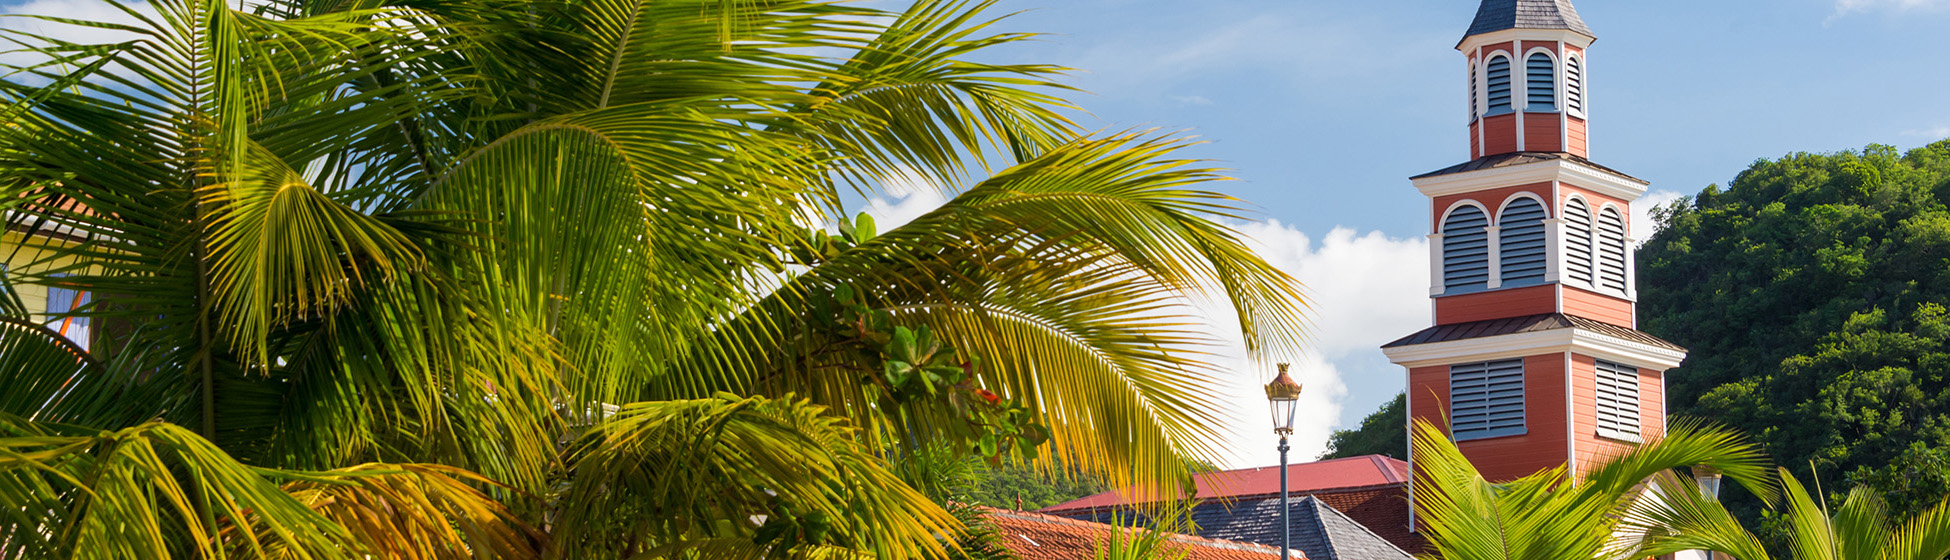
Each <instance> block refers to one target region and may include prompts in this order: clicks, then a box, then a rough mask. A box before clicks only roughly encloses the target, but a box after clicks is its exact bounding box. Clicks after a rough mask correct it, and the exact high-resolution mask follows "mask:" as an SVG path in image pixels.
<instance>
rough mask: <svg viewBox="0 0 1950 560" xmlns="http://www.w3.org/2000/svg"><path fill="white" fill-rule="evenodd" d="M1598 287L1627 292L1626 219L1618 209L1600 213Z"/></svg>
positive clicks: (1607, 209)
mask: <svg viewBox="0 0 1950 560" xmlns="http://www.w3.org/2000/svg"><path fill="white" fill-rule="evenodd" d="M1598 286H1599V287H1602V288H1604V289H1607V290H1612V291H1615V292H1619V293H1624V292H1625V217H1624V216H1622V215H1620V214H1619V213H1618V209H1617V208H1606V209H1604V211H1602V212H1599V213H1598Z"/></svg>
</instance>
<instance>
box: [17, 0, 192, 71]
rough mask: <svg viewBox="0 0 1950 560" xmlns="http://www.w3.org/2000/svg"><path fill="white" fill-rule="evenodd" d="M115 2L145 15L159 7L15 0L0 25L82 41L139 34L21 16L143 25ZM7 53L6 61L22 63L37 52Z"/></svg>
mask: <svg viewBox="0 0 1950 560" xmlns="http://www.w3.org/2000/svg"><path fill="white" fill-rule="evenodd" d="M116 4H120V5H121V6H124V7H127V8H130V9H133V10H134V11H136V12H138V13H142V14H144V15H145V16H153V15H154V14H155V13H156V9H155V7H154V6H151V5H149V4H147V3H144V2H112V1H108V0H32V1H29V2H24V3H20V4H13V5H10V6H7V7H6V8H4V10H5V11H6V13H7V14H9V15H10V16H13V17H6V18H0V28H4V29H8V30H12V31H19V32H25V33H31V34H34V35H41V36H45V37H50V38H53V39H58V40H62V41H68V42H71V43H80V44H105V43H115V42H121V41H127V40H130V39H134V38H136V36H135V35H134V34H131V33H128V32H126V31H117V30H113V29H101V28H96V27H84V26H79V25H69V24H65V23H57V22H52V21H47V20H41V19H35V18H29V17H18V16H24V15H34V16H54V17H61V18H67V19H76V20H82V21H98V22H106V23H118V24H126V25H134V26H143V24H142V23H140V22H139V21H138V20H137V19H136V18H135V17H133V16H131V15H129V13H128V12H127V11H124V10H123V9H122V8H120V7H117V6H116ZM16 47H17V46H16V45H12V44H8V48H9V49H11V48H16ZM4 56H5V59H4V62H7V63H9V64H19V63H22V62H31V61H33V60H35V55H31V54H21V53H14V54H8V55H4Z"/></svg>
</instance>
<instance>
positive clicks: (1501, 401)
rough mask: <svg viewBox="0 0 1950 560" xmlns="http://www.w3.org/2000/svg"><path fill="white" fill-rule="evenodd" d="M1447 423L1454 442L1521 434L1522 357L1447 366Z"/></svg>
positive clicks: (1522, 427) (1522, 430) (1522, 429)
mask: <svg viewBox="0 0 1950 560" xmlns="http://www.w3.org/2000/svg"><path fill="white" fill-rule="evenodd" d="M1449 426H1450V429H1451V430H1452V431H1451V434H1452V435H1454V436H1455V438H1456V440H1457V441H1461V440H1466V439H1480V438H1489V437H1499V436H1512V435H1517V434H1522V433H1524V425H1523V359H1522V358H1513V359H1508V360H1497V361H1494V362H1479V363H1474V364H1457V365H1453V366H1449Z"/></svg>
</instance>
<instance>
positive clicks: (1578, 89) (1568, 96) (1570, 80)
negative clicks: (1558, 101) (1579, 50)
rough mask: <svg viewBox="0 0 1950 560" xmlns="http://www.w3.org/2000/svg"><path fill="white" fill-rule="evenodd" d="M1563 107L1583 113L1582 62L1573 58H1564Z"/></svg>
mask: <svg viewBox="0 0 1950 560" xmlns="http://www.w3.org/2000/svg"><path fill="white" fill-rule="evenodd" d="M1564 107H1565V108H1566V109H1570V110H1571V112H1573V113H1580V114H1582V113H1584V60H1583V59H1581V58H1578V57H1575V56H1570V57H1565V58H1564Z"/></svg>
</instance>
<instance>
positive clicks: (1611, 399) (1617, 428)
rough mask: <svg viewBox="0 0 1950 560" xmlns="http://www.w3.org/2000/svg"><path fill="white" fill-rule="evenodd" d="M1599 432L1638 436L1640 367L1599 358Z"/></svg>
mask: <svg viewBox="0 0 1950 560" xmlns="http://www.w3.org/2000/svg"><path fill="white" fill-rule="evenodd" d="M1598 434H1599V435H1603V436H1609V437H1620V436H1624V437H1626V438H1635V437H1638V436H1639V368H1635V367H1632V366H1628V365H1624V364H1616V363H1612V362H1607V361H1604V360H1598Z"/></svg>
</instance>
